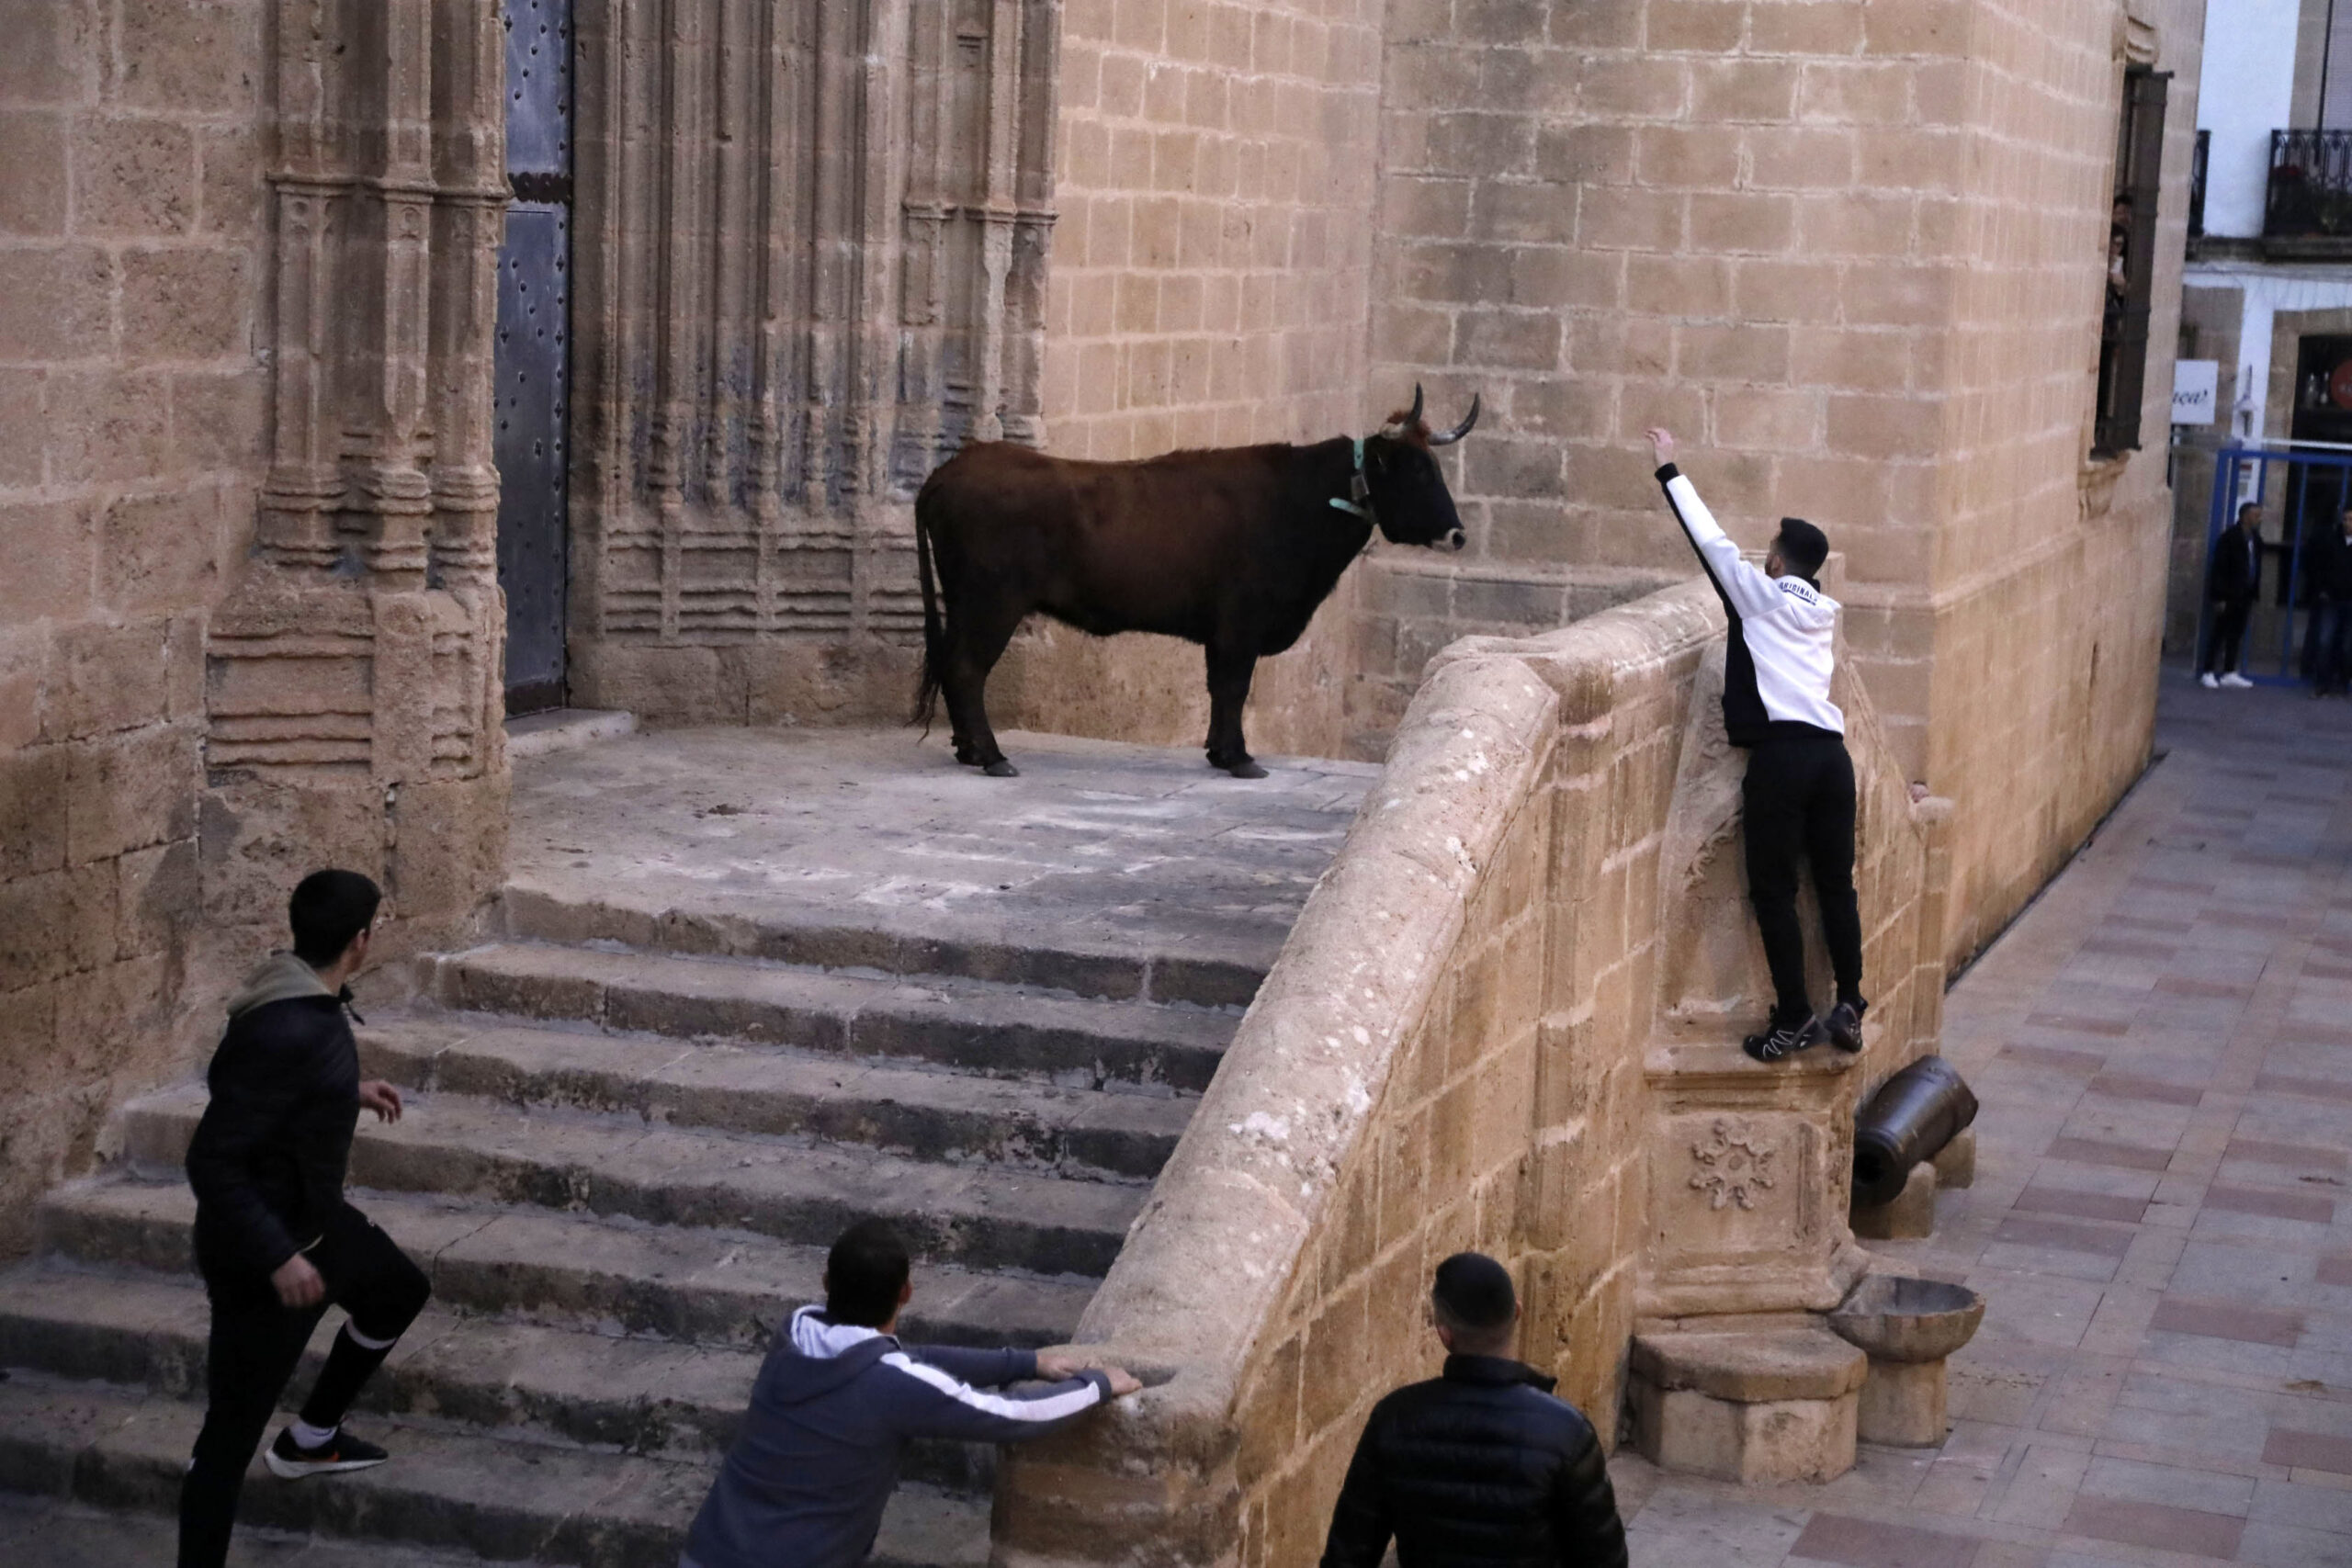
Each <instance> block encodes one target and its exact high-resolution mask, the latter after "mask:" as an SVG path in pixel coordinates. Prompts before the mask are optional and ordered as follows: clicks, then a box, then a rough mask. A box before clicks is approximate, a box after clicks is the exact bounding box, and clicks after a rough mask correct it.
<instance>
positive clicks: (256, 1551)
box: [0, 1492, 487, 1568]
mask: <svg viewBox="0 0 2352 1568" xmlns="http://www.w3.org/2000/svg"><path fill="white" fill-rule="evenodd" d="M178 1551H179V1523H178V1521H177V1520H176V1519H174V1518H172V1517H169V1516H168V1515H164V1514H108V1513H101V1512H99V1511H98V1510H97V1509H96V1508H91V1507H87V1506H84V1505H82V1504H79V1503H70V1502H65V1501H62V1500H61V1499H59V1498H55V1497H31V1496H28V1495H25V1494H23V1493H21V1492H0V1562H7V1563H10V1564H12V1565H18V1564H21V1565H23V1568H125V1565H126V1564H130V1563H165V1562H171V1561H173V1559H174V1558H175V1555H176V1554H177V1552H178ZM486 1561H487V1560H486V1559H484V1558H481V1557H477V1556H475V1555H474V1554H473V1553H472V1552H470V1551H435V1550H434V1549H432V1548H430V1547H421V1546H401V1545H397V1544H394V1543H392V1542H390V1541H381V1540H368V1541H357V1540H321V1539H319V1538H317V1537H315V1536H309V1535H297V1534H295V1533H294V1532H293V1531H291V1530H274V1529H259V1528H256V1527H254V1526H250V1525H249V1526H245V1527H243V1528H242V1529H239V1530H238V1531H237V1533H236V1534H235V1536H233V1537H232V1539H231V1540H230V1542H229V1565H228V1568H481V1564H482V1563H483V1562H486Z"/></svg>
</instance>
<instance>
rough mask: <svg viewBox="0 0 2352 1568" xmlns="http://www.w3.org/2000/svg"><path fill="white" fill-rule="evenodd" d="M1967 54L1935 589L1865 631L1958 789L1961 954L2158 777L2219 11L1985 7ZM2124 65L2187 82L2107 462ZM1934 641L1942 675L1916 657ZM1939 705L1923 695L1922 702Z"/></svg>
mask: <svg viewBox="0 0 2352 1568" xmlns="http://www.w3.org/2000/svg"><path fill="white" fill-rule="evenodd" d="M1967 20H1968V32H1967V36H1966V42H1965V45H1964V48H1955V46H1954V44H1953V43H1952V42H1951V41H1950V40H1948V39H1938V40H1935V41H1934V42H1932V43H1930V44H1927V45H1923V47H1928V48H1932V49H1935V50H1937V51H1939V52H1942V53H1948V54H1956V55H1959V56H1960V57H1961V58H1962V59H1964V60H1965V62H1966V75H1965V78H1964V80H1965V83H1966V87H1967V92H1968V102H1969V104H1970V106H1971V113H1970V131H1969V140H1970V144H1971V148H1972V159H1971V162H1972V166H1973V168H1974V170H1975V171H1976V174H1975V175H1974V177H1973V178H1972V179H1970V180H1969V181H1968V182H1966V183H1965V184H1964V185H1963V186H1962V187H1961V188H1960V190H1959V192H1958V194H1959V196H1960V204H1959V210H1958V213H1957V217H1958V218H1959V220H1960V227H1959V231H1958V235H1957V239H1958V243H1957V245H1956V247H1955V251H1956V256H1957V259H1958V263H1959V265H1958V267H1957V271H1956V275H1955V276H1954V278H1953V280H1952V283H1951V301H1952V304H1951V330H1950V334H1949V341H1948V344H1947V347H1946V355H1947V363H1946V367H1945V372H1944V374H1945V378H1946V389H1947V390H1946V393H1945V400H1944V402H1943V406H1942V410H1941V423H1942V431H1943V435H1942V441H1941V447H1942V450H1941V452H1940V454H1939V460H1938V473H1939V487H1938V494H1937V502H1938V505H1937V509H1936V510H1937V513H1938V514H1939V519H1940V521H1939V526H1938V528H1937V530H1936V532H1935V536H1934V542H1933V549H1932V556H1931V559H1932V562H1933V573H1932V576H1931V577H1930V578H1929V579H1928V583H1929V585H1930V586H1929V591H1928V592H1926V593H1919V592H1890V593H1885V594H1882V595H1878V596H1876V602H1875V604H1872V605H1871V606H1869V608H1871V609H1874V610H1875V611H1876V612H1877V613H1876V615H1871V614H1868V613H1865V614H1862V615H1857V616H1856V619H1855V625H1854V626H1853V628H1852V630H1851V632H1850V634H1849V635H1850V636H1851V637H1852V638H1853V640H1854V642H1855V644H1856V647H1857V649H1859V650H1860V653H1861V655H1862V657H1863V658H1864V660H1865V661H1866V662H1865V664H1864V670H1865V673H1866V675H1867V676H1868V678H1869V680H1870V681H1871V683H1872V694H1873V695H1875V696H1878V697H1879V698H1880V700H1881V702H1882V704H1883V705H1884V706H1885V707H1886V708H1887V709H1888V710H1890V712H1891V713H1899V714H1902V715H1904V716H1905V718H1906V719H1907V718H1908V717H1909V716H1911V714H1913V713H1914V712H1919V713H1923V714H1924V716H1925V718H1926V726H1925V730H1924V733H1923V735H1922V739H1921V740H1920V741H1919V742H1917V743H1916V745H1915V743H1912V742H1905V743H1904V744H1905V751H1906V755H1910V756H1914V757H1916V758H1917V762H1916V764H1915V765H1917V766H1918V767H1920V768H1921V769H1922V770H1923V771H1922V773H1921V775H1920V776H1923V777H1925V778H1927V779H1928V781H1929V783H1930V784H1932V785H1933V786H1934V787H1935V789H1936V790H1937V792H1938V793H1939V794H1942V795H1951V796H1952V798H1953V799H1954V801H1955V803H1956V811H1955V815H1954V818H1953V866H1954V870H1953V878H1954V880H1953V891H1952V898H1951V910H1952V929H1951V952H1952V953H1954V954H1955V955H1958V954H1961V953H1969V952H1973V951H1974V950H1975V949H1976V948H1977V947H1979V946H1981V945H1982V944H1983V943H1984V942H1985V941H1987V940H1989V939H1990V938H1991V936H1992V935H1993V934H1994V933H1996V932H1997V931H1999V930H2000V928H2001V926H2002V924H2003V923H2005V922H2006V921H2007V919H2008V918H2009V917H2010V915H2011V914H2013V913H2014V912H2015V911H2016V910H2017V909H2018V908H2020V907H2021V906H2022V905H2023V904H2024V902H2025V900H2026V899H2028V898H2029V897H2031V896H2032V895H2033V893H2034V892H2035V890H2037V889H2038V888H2039V887H2040V886H2041V885H2042V883H2043V882H2044V881H2046V880H2047V879H2048V877H2049V876H2050V875H2051V874H2053V873H2054V872H2055V871H2056V870H2057V868H2058V867H2059V866H2060V865H2061V864H2063V863H2064V860H2065V857H2066V856H2068V855H2070V854H2071V853H2073V852H2074V851H2075V848H2076V847H2077V846H2078V845H2079V844H2080V843H2081V842H2082V840H2083V839H2084V838H2085V837H2086V836H2087V835H2088V833H2089V831H2090V829H2091V828H2092V827H2093V826H2094V825H2095V824H2096V823H2097V822H2098V819H2099V818H2100V817H2101V816H2102V815H2103V814H2104V813H2105V811H2106V810H2107V808H2108V807H2109V805H2110V804H2111V803H2112V802H2113V801H2114V799H2115V798H2116V796H2117V795H2120V793H2121V792H2122V790H2123V789H2124V788H2125V787H2126V786H2127V785H2128V784H2130V783H2131V780H2132V779H2133V778H2134V777H2136V776H2137V775H2138V773H2139V772H2140V770H2141V769H2142V768H2143V766H2144V765H2145V763H2146V761H2147V758H2148V751H2149V747H2150V745H2151V740H2152V736H2153V727H2154V705H2155V681H2156V678H2157V657H2158V650H2159V647H2160V643H2161V638H2162V633H2163V624H2164V616H2165V577H2166V563H2167V558H2168V553H2169V545H2170V537H2171V532H2172V526H2171V524H2172V511H2173V504H2172V496H2171V494H2170V491H2169V489H2168V487H2167V484H2166V479H2165V458H2166V454H2165V439H2166V436H2167V434H2168V432H2169V428H2170V418H2169V412H2168V411H2169V407H2170V400H2169V396H2168V394H2169V389H2170V386H2171V379H2172V378H2171V371H2170V365H2171V362H2172V358H2173V353H2172V350H2173V347H2174V345H2175V344H2176V343H2177V338H2178V331H2179V329H2178V321H2179V308H2180V299H2181V269H2182V265H2183V255H2184V247H2185V244H2186V235H2187V226H2188V190H2187V172H2188V165H2189V158H2190V154H2191V152H2192V149H2193V147H2194V144H2195V127H2196V123H2197V109H2196V95H2197V77H2198V62H2199V49H2200V42H2201V37H2202V7H2201V6H2198V5H2195V4H2189V3H2187V0H2128V3H2126V4H2122V5H2119V6H2114V7H2111V8H2107V7H2093V6H2083V7H2074V6H2062V7H2051V6H2038V5H2033V4H2030V3H2028V0H2004V3H2001V4H1992V3H1989V0H1986V3H1980V4H1979V5H1978V6H1976V7H1975V8H1974V9H1973V12H1972V13H1971V14H1970V16H1969V17H1968V18H1967ZM2126 63H2136V64H2144V65H2149V66H2153V67H2154V68H2156V69H2158V70H2163V71H2169V72H2171V73H2173V78H2172V82H2171V87H2170V102H2169V104H2168V107H2167V110H2166V116H2165V146H2164V153H2163V170H2164V179H2163V192H2162V201H2161V204H2160V206H2159V209H2158V215H2157V226H2156V241H2155V256H2156V258H2157V272H2156V286H2155V292H2154V299H2155V309H2154V314H2153V317H2152V320H2151V321H2150V325H2149V344H2150V347H2149V355H2148V380H2147V386H2146V393H2145V400H2144V403H2143V413H2142V418H2141V448H2140V450H2139V451H2137V452H2135V453H2132V454H2130V455H2128V456H2127V457H2117V458H2108V459H2102V460H2097V461H2094V460H2091V459H2089V458H2087V457H2086V452H2087V450H2088V447H2089V435H2088V419H2089V414H2088V412H2087V408H2088V394H2087V389H2088V388H2090V387H2091V386H2093V385H2094V384H2095V380H2096V364H2097V359H2096V355H2097V348H2096V343H2095V333H2096V330H2097V329H2096V322H2097V321H2098V294H2097V288H2096V279H2092V278H2086V276H2084V273H2083V269H2082V268H2081V266H2080V265H2079V264H2078V262H2077V261H2076V259H2075V258H2077V257H2078V256H2080V255H2082V254H2086V253H2087V252H2089V251H2091V250H2094V249H2097V248H2098V247H2099V246H2102V245H2103V244H2104V243H2105V237H2106V234H2107V231H2108V218H2107V212H2106V206H2105V204H2106V203H2107V201H2108V199H2109V197H2108V193H2109V190H2110V189H2111V188H2112V182H2113V180H2114V168H2115V151H2114V148H2113V146H2112V142H2113V140H2114V136H2115V130H2114V127H2115V124H2116V118H2115V103H2116V99H2117V96H2118V90H2119V82H2120V73H2121V71H2122V69H2123V67H2124V66H2125V64H2126ZM1920 649H1928V650H1929V656H1930V662H1929V664H1928V667H1927V668H1922V664H1921V662H1920V661H1919V660H1918V658H1917V654H1918V650H1920ZM1922 691H1924V693H1925V698H1926V700H1925V703H1924V705H1920V704H1919V694H1920V693H1921V692H1922Z"/></svg>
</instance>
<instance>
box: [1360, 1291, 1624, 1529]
mask: <svg viewBox="0 0 2352 1568" xmlns="http://www.w3.org/2000/svg"><path fill="white" fill-rule="evenodd" d="M1430 1319H1431V1321H1432V1322H1433V1324H1434V1325H1435V1326H1436V1328H1437V1337H1438V1341H1439V1343H1441V1344H1442V1345H1443V1346H1444V1347H1445V1350H1446V1356H1445V1371H1444V1373H1443V1375H1442V1376H1440V1377H1436V1378H1432V1379H1430V1381H1429V1382H1417V1383H1412V1384H1408V1386H1406V1387H1404V1388H1400V1389H1398V1390H1397V1391H1396V1392H1395V1393H1391V1394H1389V1395H1388V1396H1387V1397H1386V1398H1385V1399H1383V1400H1382V1401H1381V1402H1380V1403H1379V1404H1375V1405H1374V1406H1373V1407H1372V1416H1371V1418H1370V1419H1368V1420H1366V1421H1365V1422H1364V1427H1363V1437H1362V1438H1358V1439H1357V1441H1356V1452H1355V1458H1354V1460H1353V1461H1351V1462H1350V1464H1349V1465H1348V1479H1347V1482H1346V1483H1345V1484H1343V1485H1342V1486H1341V1487H1340V1502H1339V1506H1337V1507H1335V1508H1334V1509H1333V1510H1332V1512H1331V1533H1330V1535H1329V1537H1328V1538H1327V1539H1326V1540H1325V1543H1324V1547H1323V1568H1379V1564H1380V1562H1381V1561H1382V1558H1383V1556H1384V1554H1385V1552H1386V1551H1387V1550H1388V1542H1389V1540H1390V1539H1391V1538H1392V1537H1393V1538H1395V1540H1396V1542H1397V1563H1398V1565H1399V1568H1487V1565H1492V1568H1552V1565H1555V1564H1556V1565H1557V1568H1625V1526H1624V1521H1623V1520H1622V1519H1621V1518H1619V1517H1618V1515H1617V1494H1616V1491H1615V1489H1614V1488H1612V1487H1611V1485H1610V1484H1609V1466H1608V1464H1607V1462H1606V1461H1605V1460H1604V1458H1603V1457H1602V1454H1601V1452H1600V1438H1598V1437H1597V1436H1595V1435H1594V1433H1593V1429H1592V1423H1591V1422H1589V1421H1588V1420H1586V1419H1585V1418H1584V1416H1583V1414H1582V1413H1581V1412H1579V1411H1578V1410H1577V1407H1576V1406H1575V1405H1573V1404H1569V1403H1568V1402H1567V1401H1566V1400H1564V1399H1555V1398H1554V1397H1553V1394H1552V1380H1551V1379H1550V1378H1548V1377H1545V1376H1544V1374H1543V1373H1542V1372H1539V1371H1536V1370H1535V1369H1534V1368H1532V1367H1530V1366H1527V1365H1525V1364H1524V1363H1522V1362H1520V1361H1517V1360H1514V1359H1511V1341H1512V1340H1513V1338H1515V1337H1517V1334H1518V1330H1519V1295H1518V1292H1517V1291H1516V1290H1514V1289H1513V1287H1512V1285H1511V1280H1510V1270H1508V1269H1505V1268H1504V1267H1503V1266H1502V1265H1501V1264H1499V1263H1498V1262H1496V1261H1495V1260H1494V1259H1493V1258H1488V1257H1487V1256H1486V1255H1485V1254H1483V1253H1477V1252H1457V1253H1455V1254H1454V1255H1453V1257H1451V1258H1447V1259H1446V1260H1445V1261H1444V1262H1442V1263H1441V1264H1439V1265H1438V1266H1437V1278H1436V1280H1435V1281H1434V1282H1433V1283H1432V1285H1431V1287H1430Z"/></svg>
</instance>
